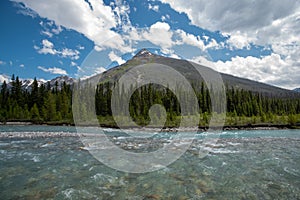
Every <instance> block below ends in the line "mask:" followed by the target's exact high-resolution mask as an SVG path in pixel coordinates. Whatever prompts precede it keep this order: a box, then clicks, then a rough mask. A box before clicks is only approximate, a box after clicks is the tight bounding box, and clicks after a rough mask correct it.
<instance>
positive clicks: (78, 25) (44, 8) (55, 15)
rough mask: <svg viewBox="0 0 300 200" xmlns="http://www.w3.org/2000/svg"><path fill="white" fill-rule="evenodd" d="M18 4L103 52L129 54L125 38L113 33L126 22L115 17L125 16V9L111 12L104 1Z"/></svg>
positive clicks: (47, 0) (49, 0) (24, 0)
mask: <svg viewBox="0 0 300 200" xmlns="http://www.w3.org/2000/svg"><path fill="white" fill-rule="evenodd" d="M15 1H17V2H22V3H24V4H25V5H26V7H28V8H31V9H32V10H34V11H36V12H37V13H38V14H39V15H40V16H41V17H44V18H47V19H49V20H52V21H54V22H55V24H56V25H58V26H64V27H65V28H67V29H72V30H75V31H77V32H79V33H82V34H83V35H85V36H86V37H87V38H89V39H90V40H92V41H93V42H94V43H95V45H96V46H99V47H100V48H107V47H111V48H115V49H119V50H120V51H122V52H125V51H128V50H130V49H129V47H128V46H126V45H125V43H124V41H123V39H122V37H121V36H120V35H119V34H118V33H116V32H114V31H112V30H111V29H112V28H116V27H117V26H118V22H120V21H121V22H123V21H122V20H119V18H118V17H116V14H122V12H126V10H125V11H124V9H125V8H126V7H125V6H123V7H122V8H119V7H118V10H112V8H111V7H110V6H106V5H105V4H104V3H103V1H102V0H89V2H86V1H83V0H82V1H73V0H45V1H36V0H15ZM90 6H91V7H92V8H93V9H91V7H90ZM78 15H80V16H81V17H78Z"/></svg>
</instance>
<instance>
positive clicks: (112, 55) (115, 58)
mask: <svg viewBox="0 0 300 200" xmlns="http://www.w3.org/2000/svg"><path fill="white" fill-rule="evenodd" d="M108 57H109V59H110V60H111V61H112V62H114V61H116V62H118V64H119V65H122V64H124V63H125V62H126V61H125V60H123V59H122V58H121V57H120V56H118V55H116V54H115V52H114V51H111V52H110V53H109V54H108Z"/></svg>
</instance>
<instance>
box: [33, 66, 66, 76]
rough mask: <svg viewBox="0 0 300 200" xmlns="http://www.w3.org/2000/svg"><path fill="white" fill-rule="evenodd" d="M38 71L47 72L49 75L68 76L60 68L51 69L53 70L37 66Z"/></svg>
mask: <svg viewBox="0 0 300 200" xmlns="http://www.w3.org/2000/svg"><path fill="white" fill-rule="evenodd" d="M37 68H38V69H40V70H42V71H44V72H49V73H51V74H61V75H68V73H67V72H66V70H64V69H61V68H57V67H53V68H45V67H43V66H38V67H37Z"/></svg>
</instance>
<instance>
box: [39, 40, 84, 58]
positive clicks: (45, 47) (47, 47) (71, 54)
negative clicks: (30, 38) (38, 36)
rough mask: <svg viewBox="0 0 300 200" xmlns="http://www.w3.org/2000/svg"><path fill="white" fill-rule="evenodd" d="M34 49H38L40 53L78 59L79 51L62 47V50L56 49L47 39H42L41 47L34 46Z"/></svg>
mask: <svg viewBox="0 0 300 200" xmlns="http://www.w3.org/2000/svg"><path fill="white" fill-rule="evenodd" d="M34 49H36V50H37V51H38V53H40V54H51V55H59V56H61V57H63V58H70V59H72V60H77V59H79V55H80V52H79V51H78V50H76V49H75V50H73V49H68V48H63V49H62V50H57V49H55V48H54V45H53V43H52V42H50V41H49V40H47V39H44V40H42V47H41V48H39V47H38V46H34Z"/></svg>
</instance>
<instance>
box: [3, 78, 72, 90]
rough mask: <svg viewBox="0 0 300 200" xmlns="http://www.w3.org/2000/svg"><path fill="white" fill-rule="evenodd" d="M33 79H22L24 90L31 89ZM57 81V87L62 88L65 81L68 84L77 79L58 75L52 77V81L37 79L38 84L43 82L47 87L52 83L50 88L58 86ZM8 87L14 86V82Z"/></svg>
mask: <svg viewBox="0 0 300 200" xmlns="http://www.w3.org/2000/svg"><path fill="white" fill-rule="evenodd" d="M33 81H34V80H33V79H25V80H21V83H22V86H21V87H22V89H23V90H28V91H31V89H32V86H33ZM56 82H57V89H58V90H60V89H61V86H62V84H63V83H64V82H65V83H66V84H67V85H72V84H73V83H74V82H75V80H74V79H73V78H71V77H69V76H58V77H56V78H54V79H51V80H50V81H45V80H37V83H38V86H41V85H42V84H43V85H44V86H45V87H47V85H48V84H50V88H51V89H53V88H55V87H56ZM7 88H8V89H10V88H12V82H9V83H8V84H7Z"/></svg>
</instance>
